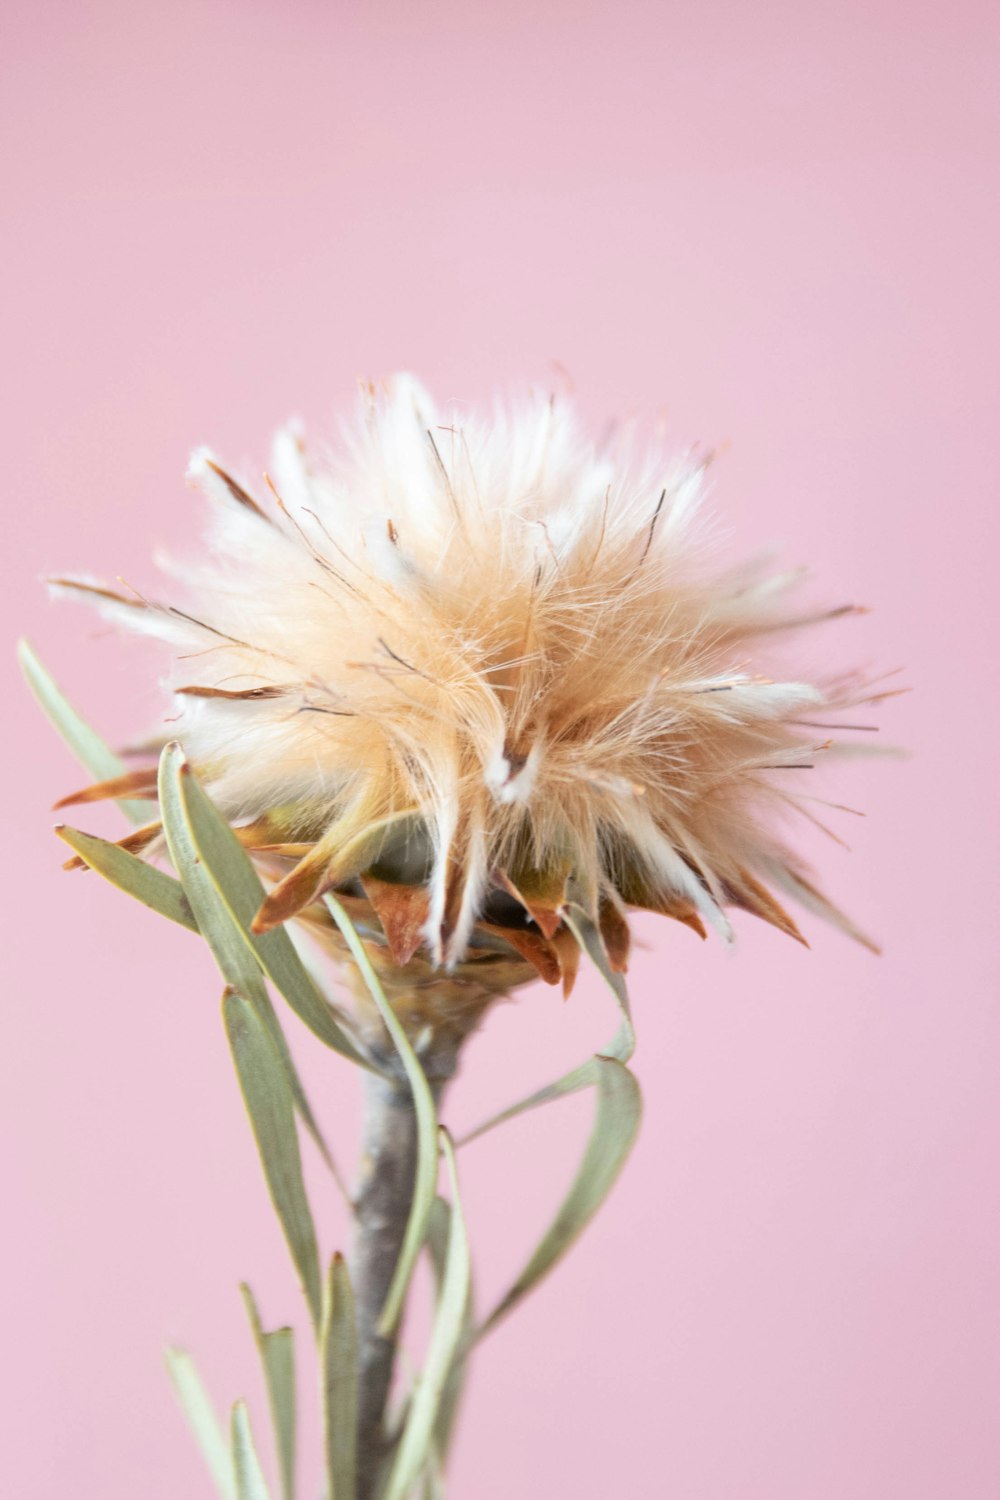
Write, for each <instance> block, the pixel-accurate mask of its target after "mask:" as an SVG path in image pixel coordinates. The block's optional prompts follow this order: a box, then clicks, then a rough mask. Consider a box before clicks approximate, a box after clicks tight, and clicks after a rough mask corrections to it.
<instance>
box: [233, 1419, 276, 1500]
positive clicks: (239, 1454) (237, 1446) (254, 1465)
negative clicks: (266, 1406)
mask: <svg viewBox="0 0 1000 1500" xmlns="http://www.w3.org/2000/svg"><path fill="white" fill-rule="evenodd" d="M230 1441H231V1442H232V1448H233V1472H234V1473H235V1475H236V1497H237V1500H271V1491H270V1490H269V1489H268V1487H267V1481H266V1480H265V1478H264V1472H263V1470H262V1469H261V1466H260V1460H259V1459H258V1457H257V1450H256V1448H255V1447H254V1443H253V1433H252V1432H251V1431H250V1416H249V1413H248V1412H247V1408H246V1402H245V1401H237V1402H236V1405H235V1406H234V1407H233V1413H232V1418H231V1421H230Z"/></svg>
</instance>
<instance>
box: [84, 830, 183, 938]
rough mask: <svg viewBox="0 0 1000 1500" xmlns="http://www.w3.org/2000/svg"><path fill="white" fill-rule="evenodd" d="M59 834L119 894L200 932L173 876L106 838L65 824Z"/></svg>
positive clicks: (181, 887)
mask: <svg viewBox="0 0 1000 1500" xmlns="http://www.w3.org/2000/svg"><path fill="white" fill-rule="evenodd" d="M56 833H57V834H58V835H59V837H60V838H61V839H62V841H63V843H64V844H68V845H69V847H70V848H71V849H73V850H75V851H76V853H77V854H79V856H80V858H81V859H82V860H83V861H84V862H85V863H86V864H87V865H88V866H89V868H90V869H91V870H94V871H96V873H97V874H98V875H102V876H103V877H104V879H105V880H107V881H109V882H110V883H111V884H112V885H115V886H117V887H118V889H119V890H120V891H124V892H125V893H126V895H128V896H134V897H135V899H136V900H137V901H141V902H142V904H143V906H148V907H149V908H150V909H151V910H152V911H155V912H159V914H160V916H161V917H169V918H170V920H171V922H177V923H178V924H179V925H180V926H181V927H187V928H189V929H190V931H191V932H199V931H200V928H199V926H198V923H197V922H196V921H195V916H194V912H193V911H192V910H191V903H190V902H189V901H188V898H187V897H186V896H185V894H184V888H183V886H182V885H181V883H180V881H179V880H176V879H175V878H174V876H173V875H168V874H167V873H166V871H165V870H158V869H157V868H156V866H155V865H147V863H146V861H145V860H144V859H138V858H137V857H136V855H134V854H129V852H128V850H127V849H121V848H119V846H118V845H117V844H112V843H110V842H109V841H108V840H107V839H99V838H95V837H94V835H93V834H92V833H81V831H80V830H79V829H78V828H68V827H67V826H66V825H65V824H64V823H63V824H60V825H59V826H58V827H57V828H56Z"/></svg>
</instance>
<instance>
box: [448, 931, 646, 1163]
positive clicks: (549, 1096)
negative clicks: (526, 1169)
mask: <svg viewBox="0 0 1000 1500" xmlns="http://www.w3.org/2000/svg"><path fill="white" fill-rule="evenodd" d="M563 921H564V922H565V923H566V925H567V927H569V929H570V931H571V932H572V934H573V936H574V937H575V938H576V940H577V942H578V943H579V945H580V947H581V948H582V949H583V950H584V952H585V953H586V954H587V956H588V957H589V958H590V960H591V962H592V963H593V964H594V967H595V968H596V969H597V971H598V973H599V974H600V976H601V978H602V979H603V980H604V982H605V984H606V985H607V987H608V989H609V990H610V991H611V993H612V995H613V996H614V1000H615V1004H616V1005H617V1006H618V1011H619V1021H618V1030H617V1031H616V1032H615V1034H614V1036H613V1037H612V1038H611V1041H610V1042H609V1043H608V1045H607V1047H605V1048H604V1049H603V1051H602V1052H601V1053H600V1054H599V1056H601V1057H613V1058H616V1059H617V1061H618V1062H628V1060H629V1058H630V1057H631V1056H632V1054H633V1052H634V1051H635V1030H634V1028H633V1026H632V1014H631V1010H630V1007H629V1000H628V990H627V989H626V988H625V981H624V980H623V979H622V977H621V975H620V974H615V973H614V972H613V970H612V969H611V968H610V966H609V964H608V960H607V957H606V955H605V952H604V947H603V945H602V943H601V937H600V933H599V932H598V931H597V928H596V927H595V926H594V924H593V922H592V921H591V920H590V918H589V917H588V916H587V915H586V913H585V912H584V911H583V910H582V908H580V907H571V908H570V910H569V911H566V912H564V913H563ZM593 1061H594V1060H593V1058H588V1059H587V1061H586V1062H584V1063H581V1064H580V1065H579V1067H576V1068H571V1069H570V1071H569V1072H568V1073H564V1074H563V1076H562V1077H561V1078H557V1079H556V1080H555V1082H554V1083H547V1084H546V1085H545V1087H544V1088H540V1089H537V1090H536V1091H535V1093H533V1094H528V1095H527V1097H526V1098H524V1099H519V1100H518V1101H517V1103H516V1104H510V1105H508V1107H507V1108H506V1109H502V1110H500V1112H499V1113H498V1114H495V1115H491V1116H490V1118H489V1119H488V1120H484V1121H483V1122H482V1124H481V1125H477V1126H476V1128H475V1129H474V1130H470V1131H468V1132H467V1133H466V1134H465V1135H463V1136H462V1137H461V1138H460V1139H459V1141H458V1143H457V1144H458V1145H459V1146H467V1145H468V1144H469V1143H470V1142H471V1141H474V1140H477V1139H478V1138H479V1136H481V1135H485V1134H486V1133H487V1131H489V1130H493V1129H495V1128H496V1126H497V1125H503V1124H504V1123H505V1122H506V1121H507V1120H513V1119H515V1118H516V1116H517V1115H523V1114H525V1113H526V1112H527V1111H528V1110H529V1109H538V1107H539V1106H540V1105H542V1104H551V1103H552V1101H553V1100H555V1099H565V1098H566V1096H567V1095H568V1094H575V1093H578V1092H579V1090H580V1089H586V1088H590V1087H591V1085H592V1084H593V1082H594V1068H593Z"/></svg>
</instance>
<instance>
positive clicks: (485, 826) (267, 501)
mask: <svg viewBox="0 0 1000 1500" xmlns="http://www.w3.org/2000/svg"><path fill="white" fill-rule="evenodd" d="M190 477H191V479H192V480H193V481H194V483H195V484H196V485H197V486H198V487H199V488H201V489H202V490H203V491H204V492H205V493H206V494H207V495H208V496H209V498H210V499H211V500H212V501H213V502H215V503H213V505H212V509H211V520H210V527H209V531H208V536H207V539H206V541H207V545H206V548H205V551H204V553H203V555H202V556H201V557H200V558H198V559H196V560H195V561H193V562H189V563H186V564H185V565H183V566H178V565H175V564H168V565H167V566H168V568H169V571H170V573H171V574H172V575H173V576H174V577H175V578H177V579H178V580H179V581H181V582H182V583H183V585H184V590H185V593H184V598H183V599H182V600H180V601H179V604H174V605H162V604H156V603H149V602H148V601H145V600H141V601H140V600H132V599H129V598H127V597H125V596H118V595H117V594H116V593H115V592H114V591H111V590H105V589H101V588H100V587H99V586H96V585H91V584H87V583H84V582H82V581H81V582H80V583H78V584H76V585H74V584H70V583H68V581H66V582H64V584H63V585H61V586H63V587H64V586H67V585H68V586H70V587H83V588H84V589H86V590H87V591H88V592H89V593H91V594H92V595H93V596H94V597H95V599H96V601H97V602H98V604H99V605H100V606H101V607H102V608H103V609H104V610H105V611H107V612H110V613H112V614H114V615H115V616H116V617H117V618H118V619H124V620H125V621H126V622H127V623H128V624H129V625H131V626H134V627H136V628H140V629H144V630H147V631H150V632H152V633H153V634H155V635H157V636H160V637H162V638H164V639H165V640H167V641H169V643H170V644H171V646H172V647H173V649H174V663H173V667H172V670H171V677H170V686H171V688H172V689H173V691H174V692H175V693H177V695H178V696H177V699H176V703H177V707H176V709H175V710H173V711H172V712H173V713H179V715H180V717H179V718H177V720H176V722H175V723H174V724H173V732H174V733H175V734H176V735H177V737H178V738H180V739H181V740H182V742H183V744H184V746H185V749H186V751H187V753H188V755H189V756H190V758H191V760H192V761H193V763H194V764H195V765H196V767H197V768H198V769H199V772H200V774H201V775H202V777H203V779H204V780H205V783H206V785H207V787H208V790H209V792H210V793H211V795H212V796H213V798H214V799H215V800H216V801H217V803H218V804H219V806H220V807H221V808H222V809H223V811H224V812H225V813H226V814H227V816H229V817H230V818H231V819H232V820H234V821H235V822H247V821H253V820H256V819H260V818H262V817H264V816H265V815H271V816H272V817H273V818H275V819H276V823H280V824H281V826H282V828H283V830H284V835H283V836H284V837H285V838H286V840H291V841H293V842H294V841H295V840H298V841H299V842H300V843H302V844H307V845H310V846H313V845H315V846H317V847H316V848H310V850H309V853H308V855H307V857H308V858H309V859H311V860H312V861H313V866H314V867H315V868H316V869H320V870H321V867H322V865H323V861H324V860H325V859H327V858H328V857H329V858H330V859H332V858H333V856H334V854H335V847H334V846H335V844H336V843H337V842H338V841H339V842H341V843H342V842H343V840H344V839H346V838H348V837H349V836H350V835H351V833H352V832H353V831H357V830H361V829H363V828H364V827H365V826H367V825H369V824H371V823H373V822H376V821H378V820H380V819H383V818H385V817H387V816H389V815H391V814H393V813H398V812H403V811H405V810H408V809H411V808H413V809H417V810H418V811H419V812H420V813H421V814H422V816H423V818H424V820H425V821H426V824H427V826H428V828H429V830H430V834H431V841H432V848H433V866H432V870H431V873H430V877H429V885H430V894H431V901H430V915H429V918H428V921H427V926H426V931H427V937H428V942H429V945H430V948H431V952H432V954H433V955H434V956H435V957H436V958H437V959H438V960H439V961H441V960H450V961H453V960H455V959H457V958H458V957H460V956H461V954H462V952H463V950H464V948H465V945H466V942H467V939H468V936H469V933H470V931H471V929H472V925H473V923H474V921H475V919H476V916H477V913H478V912H479V911H480V910H481V907H482V903H483V901H484V899H485V896H486V893H487V891H488V889H489V888H490V886H491V883H492V882H493V881H494V879H495V872H496V871H497V870H498V869H505V868H507V867H509V866H510V865H512V864H517V863H520V865H521V866H523V865H524V864H525V863H526V862H527V863H528V864H534V865H536V866H538V867H546V866H548V865H551V864H552V863H553V862H554V861H557V860H560V859H565V860H566V862H567V863H568V865H569V867H570V869H571V875H572V885H571V891H572V894H573V895H574V896H575V898H576V899H577V900H580V901H581V902H582V903H583V904H585V905H588V904H589V905H591V906H596V903H597V902H599V901H600V900H601V899H605V900H606V899H609V898H610V899H614V900H615V901H616V902H619V903H622V902H624V903H629V902H630V900H631V899H632V898H631V896H630V891H631V890H632V888H633V887H635V885H636V881H637V879H638V882H639V885H640V886H641V887H642V888H643V889H648V890H654V889H655V890H657V891H659V892H661V893H667V894H669V893H673V894H674V895H676V896H677V897H679V898H682V899H683V900H685V901H687V902H689V903H690V904H691V905H692V906H693V907H695V908H696V909H697V911H698V912H699V913H700V914H701V915H702V916H703V917H704V918H705V920H706V921H708V922H709V923H710V924H712V925H713V926H714V927H715V928H716V929H717V930H718V931H719V932H720V933H722V934H723V936H725V937H727V938H728V936H729V933H730V928H729V922H728V919H727V917H726V915H725V911H724V908H725V907H726V906H727V905H729V904H736V905H742V906H748V907H749V908H750V909H751V910H757V911H758V914H760V915H769V919H770V920H774V915H773V911H772V912H770V913H769V912H768V911H766V910H761V909H760V907H761V904H762V903H763V904H764V906H765V907H766V905H767V898H766V893H764V894H763V895H762V893H761V889H760V885H759V882H766V883H768V884H771V885H774V884H777V885H778V886H780V887H782V888H783V889H785V890H786V891H789V892H791V893H792V894H793V895H795V896H796V897H798V898H799V899H800V900H801V901H802V902H803V903H804V904H805V905H807V906H809V907H811V908H813V909H815V910H818V911H820V912H821V913H822V914H823V915H825V916H827V917H829V918H832V919H833V920H835V921H837V922H838V923H839V925H841V926H844V927H846V928H847V930H849V931H851V932H852V933H853V935H854V936H856V937H859V938H861V939H862V940H863V941H865V939H864V938H863V935H862V934H860V933H858V932H857V930H856V929H854V928H853V927H852V926H851V924H850V923H848V922H847V921H846V919H844V918H843V917H842V916H841V915H840V913H838V912H836V910H835V909H834V908H832V907H831V906H830V905H829V903H827V902H826V901H825V899H824V898H823V897H822V896H821V895H820V894H819V892H817V891H816V890H815V888H814V887H813V886H812V885H811V884H810V883H809V882H808V880H807V879H806V878H805V876H804V874H803V872H802V870H801V869H800V868H798V866H797V865H796V862H795V861H794V859H793V858H792V857H791V856H790V855H789V853H788V851H787V849H786V848H785V847H784V846H783V845H782V843H781V842H779V841H778V839H777V838H776V835H775V831H774V830H775V827H776V823H777V815H778V814H779V813H780V811H781V810H782V809H783V808H785V807H787V805H788V804H789V802H791V803H792V804H795V805H799V806H801V805H802V804H801V801H800V798H799V793H798V790H797V788H796V786H795V784H794V783H795V778H797V777H802V776H803V775H804V774H805V773H804V772H803V770H802V769H801V768H802V767H803V766H807V765H812V764H813V763H814V762H815V760H816V758H817V756H819V755H821V754H823V753H826V751H827V749H828V748H829V746H830V742H831V735H832V733H833V731H832V729H831V728H830V727H828V726H829V725H830V724H832V723H833V722H834V721H832V720H827V719H826V718H825V717H824V716H826V715H829V714H830V713H831V711H835V710H839V709H842V708H844V707H847V706H849V705H853V704H856V703H858V702H861V701H874V699H875V698H876V697H878V696H879V695H878V694H876V693H874V692H872V690H871V689H870V688H866V687H865V686H864V685H862V684H860V683H859V682H857V681H855V680H853V679H847V680H845V679H841V680H840V681H839V682H838V683H837V684H836V685H835V686H832V687H831V686H826V687H824V686H822V685H819V684H816V683H813V682H808V681H801V682H800V681H774V680H772V679H771V678H770V677H769V676H766V675H764V676H762V675H759V671H760V664H761V658H762V654H763V653H764V652H765V651H766V649H767V648H768V647H769V646H770V644H771V642H772V641H773V640H774V638H775V636H776V634H777V633H779V632H787V631H789V630H792V629H795V628H798V627H800V626H802V625H804V624H807V623H811V620H810V618H809V617H806V618H805V619H804V618H803V617H802V615H801V613H800V612H796V611H795V610H794V609H793V608H792V607H791V605H790V604H789V603H788V601H787V595H788V591H789V589H790V587H791V586H792V584H793V583H794V581H795V580H794V576H789V575H784V576H777V577H776V576H773V575H771V574H769V573H767V572H766V571H765V570H762V569H761V568H759V567H756V566H752V567H748V568H746V569H744V570H742V571H739V572H731V571H726V570H724V569H721V568H720V567H719V566H717V565H714V564H713V561H712V551H713V549H712V547H711V545H710V544H709V541H708V539H707V537H706V534H705V528H704V527H703V526H702V525H701V523H700V521H699V506H700V502H701V499H702V496H703V491H704V477H705V475H704V465H703V464H701V463H699V462H698V461H695V460H683V461H667V460H664V459H662V458H660V457H658V456H656V455H652V456H648V457H645V458H643V459H642V460H637V459H636V457H635V455H634V454H633V453H631V452H629V451H628V445H627V444H620V445H619V447H618V448H617V450H616V449H615V448H613V447H612V448H610V449H608V450H606V451H598V450H596V449H595V447H594V446H593V445H592V444H591V443H590V442H589V441H588V440H587V439H586V438H585V437H584V436H583V435H582V434H581V431H580V429H579V425H578V423H577V420H576V418H575V416H574V414H573V412H572V410H571V409H570V407H569V406H568V405H567V404H566V403H565V402H563V401H560V400H553V399H551V398H550V397H549V396H548V395H547V394H544V395H542V394H540V395H537V396H529V397H526V398H525V399H524V400H522V401H521V402H518V403H514V404H511V405H509V406H503V407H500V408H498V410H497V411H495V412H494V413H492V414H490V415H482V414H476V413H468V412H466V411H465V410H464V409H462V410H461V411H448V412H443V413H442V412H439V411H438V410H437V409H436V408H435V407H434V405H433V403H432V401H431V399H430V397H429V396H428V395H427V393H426V392H425V391H424V390H423V389H422V388H421V387H420V386H419V385H418V384H417V383H416V382H415V381H414V380H412V379H410V378H409V377H397V378H396V379H394V380H393V381H392V382H390V383H389V384H387V385H386V386H385V387H379V388H377V389H376V388H373V387H365V389H364V391H363V393H362V396H361V400H360V405H359V410H358V412H357V414H356V416H355V418H354V420H353V421H352V422H350V423H347V424H345V425H344V428H343V431H342V433H341V440H340V443H339V445H338V446H337V447H336V448H335V449H334V450H333V451H332V452H331V453H330V454H328V455H324V456H322V457H319V456H317V457H314V456H313V455H312V454H311V452H310V450H309V449H308V448H307V447H306V445H305V442H304V440H303V437H302V435H301V433H300V432H299V431H298V430H296V429H295V428H287V429H285V430H284V431H282V432H280V433H279V434H278V437H277V439H276V442H275V445H274V453H273V459H272V466H271V469H270V474H269V477H270V485H271V489H270V491H269V489H268V487H267V486H265V485H260V486H254V487H253V497H252V498H251V493H250V488H249V487H246V488H244V487H243V486H242V485H241V484H239V483H237V482H236V481H234V480H232V479H231V478H230V477H229V475H228V474H226V472H225V471H224V470H223V468H222V467H221V465H220V464H219V463H218V462H217V461H216V460H214V459H213V458H212V457H211V455H210V454H208V453H207V452H204V451H202V452H199V453H196V454H195V456H194V458H193V460H192V464H191V469H190ZM840 612H842V611H831V613H840ZM815 618H822V616H819V617H815ZM817 715H818V716H819V718H820V720H821V726H822V727H812V722H811V721H814V720H815V719H816V717H817ZM803 721H810V722H809V723H804V722H803ZM783 768H788V769H787V770H786V769H783ZM803 810H805V809H803ZM330 828H333V829H335V833H334V834H332V835H331V836H330V838H329V839H328V840H327V841H326V842H323V833H324V830H325V829H330ZM317 849H318V852H317ZM321 887H322V880H321V879H318V880H317V881H316V882H315V891H318V890H319V889H320V888H321ZM310 889H312V888H311V887H310ZM315 891H313V894H315ZM637 904H648V903H646V902H645V901H643V902H642V903H637ZM775 909H776V910H778V911H779V912H780V908H775ZM782 915H783V914H782ZM778 925H783V924H782V923H781V922H780V921H779V924H778ZM789 928H790V930H792V931H794V927H792V926H791V924H790V923H789Z"/></svg>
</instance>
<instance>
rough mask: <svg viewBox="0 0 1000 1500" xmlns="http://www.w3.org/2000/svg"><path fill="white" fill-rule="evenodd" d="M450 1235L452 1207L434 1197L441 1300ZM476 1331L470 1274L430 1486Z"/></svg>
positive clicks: (444, 1450)
mask: <svg viewBox="0 0 1000 1500" xmlns="http://www.w3.org/2000/svg"><path fill="white" fill-rule="evenodd" d="M450 1233H451V1208H450V1206H449V1205H448V1203H446V1202H445V1200H444V1199H443V1198H435V1200H434V1209H433V1212H432V1213H431V1218H430V1223H429V1224H428V1226H427V1250H428V1253H429V1255H430V1259H431V1265H432V1267H433V1269H434V1282H435V1288H436V1295H437V1296H438V1297H440V1296H441V1291H442V1287H443V1284H444V1269H445V1261H446V1258H447V1252H448V1237H449V1235H450ZM475 1329H476V1309H475V1294H474V1288H473V1284H472V1277H471V1274H470V1277H469V1291H468V1295H467V1297H466V1299H465V1311H464V1313H463V1314H462V1331H461V1336H460V1338H459V1341H458V1346H457V1348H456V1350H455V1353H454V1356H453V1358H452V1362H451V1367H450V1369H449V1370H448V1374H447V1376H446V1378H445V1383H444V1388H443V1390H442V1392H441V1400H440V1402H439V1403H438V1411H437V1416H436V1418H435V1420H434V1444H433V1447H434V1463H433V1464H432V1466H431V1469H432V1474H431V1477H430V1478H429V1479H428V1483H431V1482H432V1479H433V1477H435V1476H436V1469H437V1467H438V1465H440V1466H441V1467H443V1466H444V1465H445V1464H446V1462H447V1459H448V1452H449V1449H450V1447H451V1436H452V1432H453V1431H454V1428H455V1421H456V1418H457V1416H458V1408H459V1403H460V1401H461V1398H462V1391H463V1389H464V1386H465V1380H466V1376H467V1375H468V1369H469V1359H468V1356H469V1351H470V1349H471V1346H472V1344H473V1342H474V1340H475Z"/></svg>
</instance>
